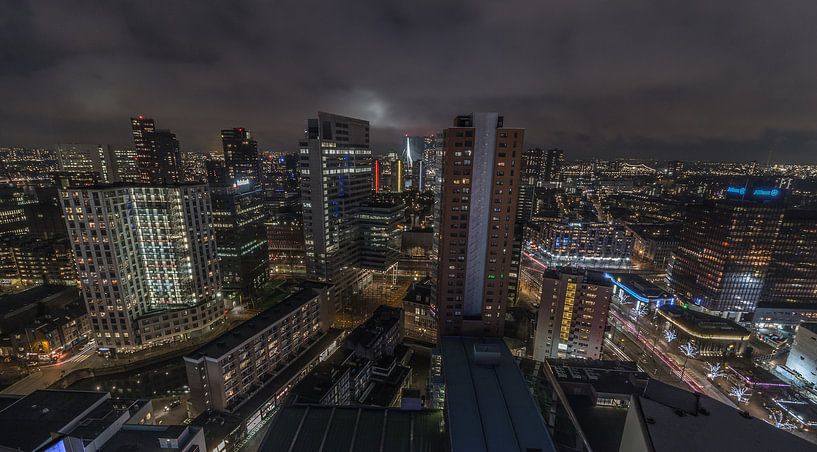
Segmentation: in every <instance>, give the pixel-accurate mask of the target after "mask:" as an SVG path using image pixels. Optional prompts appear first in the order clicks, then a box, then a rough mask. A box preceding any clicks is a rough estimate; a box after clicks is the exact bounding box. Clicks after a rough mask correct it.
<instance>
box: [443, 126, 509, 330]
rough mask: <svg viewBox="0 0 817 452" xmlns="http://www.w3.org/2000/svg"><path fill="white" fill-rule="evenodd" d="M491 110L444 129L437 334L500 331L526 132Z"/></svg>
mask: <svg viewBox="0 0 817 452" xmlns="http://www.w3.org/2000/svg"><path fill="white" fill-rule="evenodd" d="M503 122H504V121H503V118H502V116H500V115H499V114H497V113H473V114H470V115H467V116H458V117H457V118H456V119H455V120H454V127H451V128H449V129H446V131H445V137H444V149H445V151H444V155H443V158H444V160H443V174H444V176H443V186H442V200H441V213H440V217H441V218H440V220H441V224H440V246H439V268H438V271H437V273H438V275H437V276H438V281H437V286H438V293H437V299H436V303H437V306H438V309H439V319H440V335H442V336H446V335H478V336H502V333H503V331H504V323H505V310H506V308H507V299H508V286H509V284H510V278H511V276H510V273H511V260H512V258H511V254H512V249H513V242H514V222H515V219H516V208H517V201H518V199H517V194H518V193H517V191H518V187H519V180H520V173H519V168H520V167H521V162H522V149H523V145H524V137H525V132H524V130H523V129H514V128H508V127H505V126H504V124H503Z"/></svg>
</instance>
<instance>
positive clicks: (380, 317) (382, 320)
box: [346, 305, 402, 348]
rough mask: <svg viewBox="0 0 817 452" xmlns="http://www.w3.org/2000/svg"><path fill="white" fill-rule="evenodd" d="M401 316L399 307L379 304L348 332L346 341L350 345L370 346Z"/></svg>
mask: <svg viewBox="0 0 817 452" xmlns="http://www.w3.org/2000/svg"><path fill="white" fill-rule="evenodd" d="M401 316H402V310H401V309H400V308H392V307H389V306H385V305H380V306H378V308H377V309H375V311H374V313H373V314H372V316H371V317H369V318H368V319H367V320H366V321H365V322H363V324H361V325H360V326H358V327H357V328H355V329H354V330H352V332H351V333H349V336H348V337H347V338H346V343H347V344H352V346H355V345H360V346H362V347H365V348H368V347H371V346H372V345H373V344H374V343H375V341H377V339H378V338H379V337H380V336H382V335H383V334H385V333H386V332H388V331H390V330H391V329H392V328H394V326H395V325H396V324H397V323H398V322H400V318H401Z"/></svg>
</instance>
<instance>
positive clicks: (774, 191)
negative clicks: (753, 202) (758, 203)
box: [752, 188, 780, 198]
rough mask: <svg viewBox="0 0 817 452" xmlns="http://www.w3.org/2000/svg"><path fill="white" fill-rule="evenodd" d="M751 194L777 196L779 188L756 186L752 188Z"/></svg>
mask: <svg viewBox="0 0 817 452" xmlns="http://www.w3.org/2000/svg"><path fill="white" fill-rule="evenodd" d="M752 196H756V197H758V198H777V197H778V196H780V189H778V188H756V189H754V190H752Z"/></svg>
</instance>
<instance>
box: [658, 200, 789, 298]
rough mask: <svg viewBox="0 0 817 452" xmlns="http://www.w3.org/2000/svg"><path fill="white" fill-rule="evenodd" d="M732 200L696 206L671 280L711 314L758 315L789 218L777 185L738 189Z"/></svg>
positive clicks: (674, 261) (676, 255) (674, 260)
mask: <svg viewBox="0 0 817 452" xmlns="http://www.w3.org/2000/svg"><path fill="white" fill-rule="evenodd" d="M727 195H728V196H729V198H728V199H725V200H720V201H708V202H706V203H704V204H702V205H699V206H694V207H692V208H690V210H689V212H688V214H687V217H686V219H685V220H684V224H683V227H682V230H681V239H680V244H679V246H678V248H677V249H676V250H675V252H674V253H673V257H672V259H671V260H670V265H669V268H668V273H667V279H668V281H669V284H670V287H671V288H672V289H673V291H675V293H676V294H677V295H678V296H679V297H680V298H682V299H683V300H684V301H687V302H690V303H693V304H695V305H698V306H701V307H703V308H705V309H708V310H710V311H717V312H731V313H742V312H752V311H754V309H755V306H756V305H757V303H758V301H759V300H760V295H761V290H762V289H763V284H764V279H765V278H766V275H767V271H768V268H769V264H770V263H771V262H772V255H773V249H774V245H775V240H776V238H777V234H778V230H779V228H780V222H781V219H782V216H783V202H782V198H783V192H782V190H781V189H779V188H775V187H763V186H750V185H749V184H747V185H745V186H732V187H729V189H728V191H727Z"/></svg>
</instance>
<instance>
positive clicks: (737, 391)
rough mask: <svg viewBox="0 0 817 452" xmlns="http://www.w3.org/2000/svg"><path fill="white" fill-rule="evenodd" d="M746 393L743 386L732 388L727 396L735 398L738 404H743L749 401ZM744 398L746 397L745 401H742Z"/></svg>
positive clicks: (746, 390)
mask: <svg viewBox="0 0 817 452" xmlns="http://www.w3.org/2000/svg"><path fill="white" fill-rule="evenodd" d="M748 392H749V390H748V389H747V388H746V387H745V386H732V389H730V390H729V395H730V396H732V397H734V398H736V399H737V400H738V403H743V402H748V401H749V398H748V397H747V393H748ZM744 397H746V400H743V398H744Z"/></svg>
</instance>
